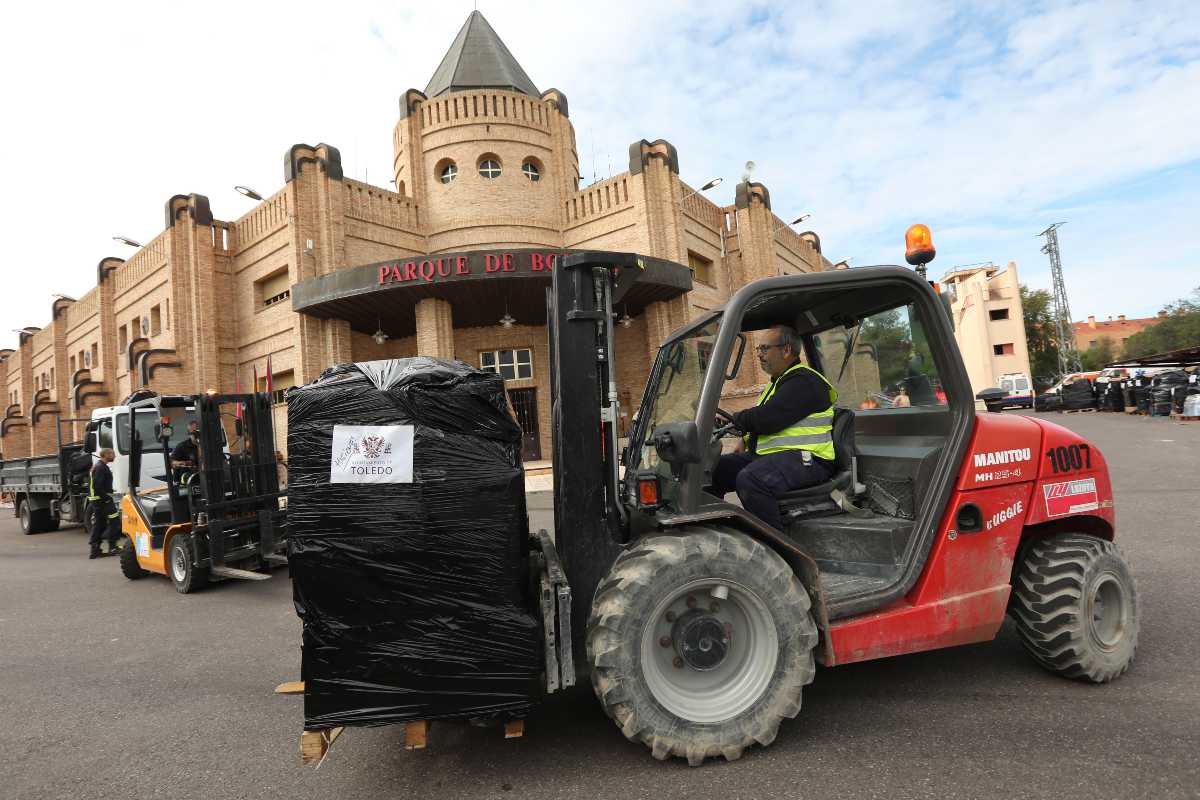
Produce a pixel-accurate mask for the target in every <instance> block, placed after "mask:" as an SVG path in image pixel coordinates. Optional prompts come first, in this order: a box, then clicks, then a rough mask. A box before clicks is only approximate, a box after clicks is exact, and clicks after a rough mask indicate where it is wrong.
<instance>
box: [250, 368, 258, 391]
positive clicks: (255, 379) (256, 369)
mask: <svg viewBox="0 0 1200 800" xmlns="http://www.w3.org/2000/svg"><path fill="white" fill-rule="evenodd" d="M251 369H253V370H254V383H253V384H251V387H252V388H251V389H250V391H251V392H257V391H258V364H255V365H254V366H253V367H252V368H251Z"/></svg>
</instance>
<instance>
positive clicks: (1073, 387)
mask: <svg viewBox="0 0 1200 800" xmlns="http://www.w3.org/2000/svg"><path fill="white" fill-rule="evenodd" d="M1060 396H1061V397H1062V404H1063V408H1066V409H1072V410H1077V409H1081V408H1095V407H1096V393H1095V390H1093V389H1092V382H1091V381H1089V380H1088V379H1087V378H1081V379H1079V380H1077V381H1074V382H1073V383H1068V384H1067V385H1066V386H1064V387H1062V390H1061V392H1060Z"/></svg>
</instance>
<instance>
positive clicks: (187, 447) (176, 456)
mask: <svg viewBox="0 0 1200 800" xmlns="http://www.w3.org/2000/svg"><path fill="white" fill-rule="evenodd" d="M199 463H200V423H198V422H196V421H195V420H192V421H191V422H189V423H188V435H187V438H186V439H184V440H183V441H182V442H180V443H179V444H177V445H175V449H174V450H172V451H171V468H172V470H173V476H172V477H173V479H174V480H175V483H177V484H178V485H179V486H180V487H185V486H187V482H188V479H189V478H190V477H191V476H192V475H193V474H195V472H196V467H197V465H198V464H199Z"/></svg>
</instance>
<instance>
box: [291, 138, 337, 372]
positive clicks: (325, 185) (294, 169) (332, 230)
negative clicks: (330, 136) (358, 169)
mask: <svg viewBox="0 0 1200 800" xmlns="http://www.w3.org/2000/svg"><path fill="white" fill-rule="evenodd" d="M283 177H284V181H285V182H286V184H287V203H288V225H289V234H290V237H291V242H290V244H289V249H290V251H291V252H290V260H291V262H292V263H293V264H294V265H295V268H294V269H293V270H292V275H293V276H294V280H296V281H297V282H298V281H303V280H308V279H310V278H314V277H316V276H319V275H325V274H328V273H330V272H336V271H338V270H340V269H343V268H344V267H345V266H346V257H345V247H346V246H345V231H344V224H345V216H346V215H345V196H344V192H345V189H344V187H343V185H342V159H341V154H340V153H339V152H338V149H337V148H336V147H332V146H330V145H327V144H319V145H317V146H316V147H312V146H310V145H306V144H296V145H293V146H292V147H291V148H290V149H289V150H288V151H287V153H286V154H285V155H284V170H283ZM310 241H311V242H312V248H311V249H310V248H309V247H308V243H309V242H310ZM295 330H296V332H297V333H298V334H299V340H300V352H299V353H298V354H297V357H296V364H295V370H296V382H297V383H308V382H309V381H312V380H314V379H315V378H316V377H317V376H318V375H320V374H321V372H322V371H324V370H325V369H326V368H327V367H330V366H332V365H334V364H341V363H346V362H350V361H353V360H354V354H353V350H352V348H351V346H350V324H349V323H348V322H346V321H345V320H339V319H318V318H316V317H311V316H309V315H307V314H298V315H297V316H296V328H295Z"/></svg>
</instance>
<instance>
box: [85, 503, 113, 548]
mask: <svg viewBox="0 0 1200 800" xmlns="http://www.w3.org/2000/svg"><path fill="white" fill-rule="evenodd" d="M120 536H121V515H120V514H119V513H118V512H117V504H116V503H114V502H113V500H112V498H111V497H105V498H103V499H102V500H100V501H99V502H98V503H92V535H91V537H89V538H88V544H89V545H90V546H91V548H92V552H96V551H98V550H99V549H100V541H101V540H102V539H107V540H108V544H109V546H110V547H111V546H113V545H116V543H117V539H118V538H119V537H120Z"/></svg>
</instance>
